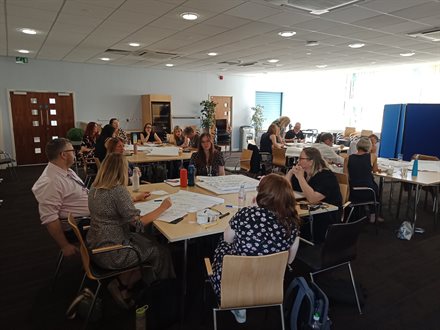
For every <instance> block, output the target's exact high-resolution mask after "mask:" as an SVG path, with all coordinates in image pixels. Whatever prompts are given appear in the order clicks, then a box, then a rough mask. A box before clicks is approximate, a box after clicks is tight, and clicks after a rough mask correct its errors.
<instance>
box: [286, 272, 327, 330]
mask: <svg viewBox="0 0 440 330" xmlns="http://www.w3.org/2000/svg"><path fill="white" fill-rule="evenodd" d="M283 308H284V318H285V320H286V324H287V328H288V329H290V330H301V329H310V328H311V326H312V324H313V322H314V319H313V315H315V314H317V315H319V322H318V324H319V328H316V327H315V329H322V330H328V329H330V326H331V321H330V319H329V318H328V308H329V302H328V298H327V296H326V295H325V293H324V292H323V291H322V290H321V289H320V288H319V287H318V286H317V285H316V284H315V283H313V282H312V283H310V285H309V284H307V282H306V280H305V279H304V277H297V278H294V279H293V281H292V282H291V283H290V285H289V287H288V288H287V291H286V293H285V295H284V304H283Z"/></svg>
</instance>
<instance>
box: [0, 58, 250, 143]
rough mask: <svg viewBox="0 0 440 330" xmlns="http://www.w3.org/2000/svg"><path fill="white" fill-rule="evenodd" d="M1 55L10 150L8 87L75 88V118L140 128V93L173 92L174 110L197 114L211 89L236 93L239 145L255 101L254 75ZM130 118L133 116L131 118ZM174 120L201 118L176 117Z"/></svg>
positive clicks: (0, 95)
mask: <svg viewBox="0 0 440 330" xmlns="http://www.w3.org/2000/svg"><path fill="white" fill-rule="evenodd" d="M14 60H15V59H14V58H12V57H0V91H1V92H0V113H1V118H2V120H1V121H0V127H1V134H0V147H1V148H4V149H6V150H9V151H12V130H11V127H10V116H9V97H8V90H27V91H68V92H73V93H74V102H75V104H74V107H75V120H76V121H77V122H79V121H84V122H88V121H102V122H106V121H107V120H109V119H110V118H111V117H118V118H120V121H121V125H122V127H123V128H125V129H139V128H141V127H142V126H143V125H142V123H141V101H140V99H141V98H140V95H142V94H168V95H171V96H172V111H173V115H174V116H199V115H200V109H201V106H200V105H199V103H200V101H201V100H204V99H207V98H208V95H218V96H232V97H233V118H232V124H233V138H232V141H233V148H234V149H236V148H238V144H239V136H238V134H239V133H238V132H239V126H241V125H248V124H249V119H250V107H252V106H253V105H254V103H255V90H254V89H253V85H254V83H253V82H252V78H250V77H243V76H233V75H227V74H224V73H222V75H223V76H224V79H223V80H220V79H218V76H217V75H216V74H207V73H190V72H179V71H176V70H173V69H169V70H150V69H144V68H133V67H119V66H111V65H92V64H77V63H67V62H56V61H39V60H33V59H30V60H29V63H28V64H15V61H14ZM126 119H129V121H128V122H127V121H126ZM173 124H179V125H183V126H185V125H188V124H198V122H197V121H196V122H195V123H194V122H191V121H190V122H188V120H176V121H174V122H173Z"/></svg>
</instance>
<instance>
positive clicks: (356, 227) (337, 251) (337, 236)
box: [297, 217, 366, 314]
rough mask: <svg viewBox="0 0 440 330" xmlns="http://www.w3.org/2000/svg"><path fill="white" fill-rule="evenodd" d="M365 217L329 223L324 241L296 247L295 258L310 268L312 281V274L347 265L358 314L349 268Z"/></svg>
mask: <svg viewBox="0 0 440 330" xmlns="http://www.w3.org/2000/svg"><path fill="white" fill-rule="evenodd" d="M365 219H366V217H363V218H361V219H360V220H357V221H354V222H350V223H338V224H333V225H330V226H329V227H328V229H327V234H326V237H325V241H324V243H322V244H321V245H314V246H307V245H304V247H301V248H300V249H298V254H297V258H299V259H300V260H301V261H303V262H304V263H306V264H307V265H308V266H309V267H310V268H311V269H312V272H310V278H311V280H312V282H314V278H313V276H314V275H316V274H319V273H322V272H325V271H328V270H331V269H335V268H338V267H341V266H348V270H349V272H350V278H351V283H352V285H353V291H354V295H355V298H356V303H357V307H358V310H359V314H362V309H361V304H360V303H359V297H358V293H357V290H356V284H355V281H354V276H353V271H352V269H351V261H353V260H354V259H356V255H357V240H358V237H359V234H360V231H361V229H362V227H363V225H364V223H365Z"/></svg>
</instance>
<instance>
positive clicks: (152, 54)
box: [105, 48, 180, 60]
mask: <svg viewBox="0 0 440 330" xmlns="http://www.w3.org/2000/svg"><path fill="white" fill-rule="evenodd" d="M105 52H106V53H108V54H117V55H126V56H128V55H130V56H136V57H142V58H143V59H150V60H169V59H176V58H179V57H180V55H179V54H176V53H167V52H159V51H153V50H135V51H129V50H123V49H113V48H109V49H107V50H106V51H105Z"/></svg>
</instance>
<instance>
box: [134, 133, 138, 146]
mask: <svg viewBox="0 0 440 330" xmlns="http://www.w3.org/2000/svg"><path fill="white" fill-rule="evenodd" d="M137 142H138V136H137V134H136V133H133V144H136V143H137Z"/></svg>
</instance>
